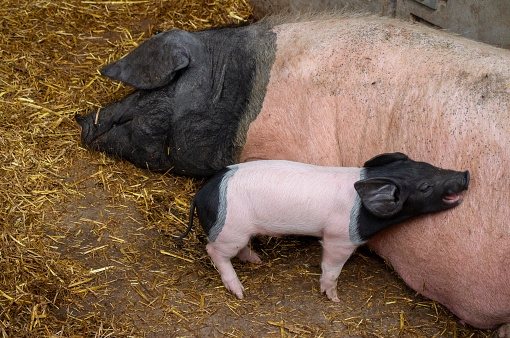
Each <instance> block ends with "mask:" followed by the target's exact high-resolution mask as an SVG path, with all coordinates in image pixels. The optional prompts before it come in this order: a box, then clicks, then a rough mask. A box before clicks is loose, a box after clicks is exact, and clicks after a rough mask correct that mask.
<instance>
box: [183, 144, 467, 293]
mask: <svg viewBox="0 0 510 338" xmlns="http://www.w3.org/2000/svg"><path fill="white" fill-rule="evenodd" d="M468 185H469V172H467V171H466V172H456V171H452V170H445V169H440V168H436V167H434V166H432V165H430V164H428V163H423V162H415V161H413V160H410V159H409V158H408V157H407V156H406V155H404V154H402V153H392V154H381V155H378V156H376V157H374V158H373V159H371V160H369V161H367V162H366V163H365V165H364V167H363V168H361V169H360V168H343V167H321V166H314V165H310V164H303V163H298V162H289V161H255V162H248V163H241V164H236V165H232V166H229V167H227V168H226V169H225V170H222V171H221V172H219V173H218V174H216V175H215V176H213V178H212V179H211V180H210V181H209V182H207V184H206V185H205V186H204V187H202V189H200V190H199V191H198V193H197V194H196V195H195V197H194V198H193V201H192V202H191V211H190V219H189V226H188V229H187V230H186V232H185V233H184V234H183V235H182V236H180V237H179V238H178V239H181V238H183V237H185V236H186V235H187V234H188V232H189V231H190V230H191V228H192V226H193V214H194V210H195V209H196V210H197V214H198V218H199V220H200V224H201V225H202V228H203V229H204V231H205V232H206V234H207V237H208V239H209V244H207V252H208V253H209V255H210V256H211V259H212V260H213V262H214V263H215V265H216V267H217V268H218V270H219V272H220V274H221V280H222V281H223V284H224V285H225V287H226V288H227V289H228V290H229V291H231V292H232V293H234V294H235V295H236V296H237V297H238V298H240V299H242V298H243V297H244V287H243V286H242V284H241V282H240V281H239V278H238V277H237V275H236V272H235V271H234V267H233V266H232V263H231V262H230V259H231V258H232V257H234V256H236V255H237V256H238V257H239V259H241V260H242V261H248V262H252V263H261V259H260V257H259V256H258V255H257V253H255V252H253V251H252V250H251V249H250V247H249V246H248V243H249V241H250V239H251V238H252V237H253V236H255V235H269V236H273V237H278V236H282V235H305V236H315V237H320V238H322V241H321V243H322V246H323V256H322V262H321V268H322V275H321V278H320V284H321V292H325V293H326V295H327V296H328V298H329V299H331V300H332V301H335V302H340V299H339V298H338V295H337V282H338V276H339V275H340V272H341V270H342V267H343V266H344V264H345V262H346V261H347V259H348V258H349V257H350V256H351V254H352V253H353V252H354V250H355V249H356V247H357V246H359V245H361V244H363V243H366V241H368V240H369V239H370V238H371V237H373V236H374V235H375V234H376V233H377V232H379V231H381V230H382V229H385V228H387V227H389V226H391V225H393V224H397V223H399V222H402V221H404V220H406V219H409V218H411V217H414V216H417V215H420V214H425V213H433V212H439V211H444V210H447V209H451V208H453V207H455V206H457V205H459V204H460V202H461V201H462V196H460V195H458V194H459V193H460V192H462V191H464V190H466V189H467V188H468Z"/></svg>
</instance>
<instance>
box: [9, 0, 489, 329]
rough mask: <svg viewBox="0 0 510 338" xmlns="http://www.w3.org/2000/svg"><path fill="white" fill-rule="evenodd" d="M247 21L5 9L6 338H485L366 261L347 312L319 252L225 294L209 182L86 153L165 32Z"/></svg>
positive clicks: (199, 8)
mask: <svg viewBox="0 0 510 338" xmlns="http://www.w3.org/2000/svg"><path fill="white" fill-rule="evenodd" d="M249 19H250V8H249V7H248V5H246V3H245V2H244V1H242V0H241V1H223V2H212V1H182V0H179V1H178V0H176V1H138V0H135V1H77V0H69V1H29V0H21V1H5V0H3V1H0V56H1V60H2V62H0V149H1V150H0V226H1V228H0V229H1V233H0V249H1V250H0V277H1V278H0V279H1V280H0V282H1V284H0V334H1V335H2V337H123V336H129V337H223V336H225V337H251V336H253V337H255V336H259V337H260V336H262V337H360V336H365V337H396V336H398V337H435V336H444V337H488V336H489V335H490V334H491V332H490V331H482V330H476V329H473V328H471V327H469V326H464V325H463V324H462V323H461V322H460V321H459V319H458V318H456V317H455V316H453V315H452V314H451V313H450V312H449V311H448V310H446V309H445V308H444V307H443V306H441V305H440V304H438V303H435V302H433V301H430V300H428V299H426V298H424V297H422V296H420V295H418V294H416V293H415V292H414V291H412V290H411V289H410V288H408V287H407V286H406V285H405V284H404V283H403V282H402V280H401V279H400V278H399V277H398V275H397V274H396V273H395V272H394V271H393V270H392V269H391V267H389V266H388V265H387V264H385V262H384V261H383V260H381V259H380V258H379V257H377V256H376V255H375V254H373V253H371V252H369V251H368V250H367V249H366V248H360V249H359V250H358V251H357V252H356V253H355V254H354V255H353V257H352V258H351V259H350V260H349V261H348V262H347V264H346V265H345V267H344V269H343V271H342V274H341V276H340V280H339V284H338V288H339V294H340V297H341V300H342V301H341V302H340V303H333V302H330V301H328V300H327V298H326V297H325V296H324V295H321V294H320V292H319V275H320V255H321V246H320V243H319V242H318V241H317V239H314V238H302V237H285V238H267V237H261V238H256V239H255V240H254V241H253V244H252V247H253V249H254V250H256V251H257V252H259V253H261V257H262V258H263V261H264V262H263V264H261V265H255V264H243V263H241V262H239V261H237V260H234V267H235V269H236V271H237V273H238V275H239V277H240V279H241V282H242V283H243V285H244V287H245V288H246V291H247V296H246V298H245V299H244V300H238V299H236V298H235V297H234V296H232V295H231V294H230V293H228V292H227V291H226V290H225V289H224V287H223V286H222V283H221V279H220V276H219V274H218V272H217V271H216V270H215V268H214V266H213V265H212V263H211V260H210V259H209V258H208V256H207V254H206V252H205V244H206V238H205V236H204V235H203V233H202V231H201V229H200V228H199V227H197V228H195V229H194V231H193V232H192V233H191V234H190V236H189V237H188V238H186V239H185V240H183V241H181V242H174V241H172V240H171V237H172V234H179V233H180V232H182V231H183V229H185V227H186V220H187V217H188V212H189V211H188V209H189V202H190V200H191V197H192V195H193V193H194V192H195V191H196V190H197V188H198V187H200V185H201V184H202V183H203V182H202V181H196V180H193V179H188V178H184V177H176V176H172V175H169V174H164V175H163V174H156V173H150V172H148V171H146V170H143V169H138V168H135V167H134V166H133V165H132V164H130V163H127V162H125V161H121V160H118V159H115V158H111V157H106V156H105V155H104V154H100V153H95V152H91V151H89V150H86V149H84V148H82V147H81V144H80V141H79V130H78V127H77V125H76V124H75V123H74V121H73V116H74V114H76V113H82V114H83V113H86V112H90V111H95V110H97V109H98V108H99V107H101V106H104V105H106V104H108V103H111V102H113V101H115V100H117V99H119V98H121V97H122V96H124V95H125V94H126V93H128V92H129V91H130V89H129V88H125V87H124V86H123V85H120V84H118V83H116V82H113V81H110V80H108V79H105V78H102V77H101V76H100V75H99V74H98V70H99V69H100V68H101V67H102V66H104V65H106V64H108V63H109V62H111V61H113V60H116V59H118V58H120V57H121V56H122V55H124V54H125V53H127V52H128V51H130V50H132V49H133V48H134V47H135V46H137V45H138V44H139V43H141V42H142V41H143V40H145V39H146V38H148V37H149V36H151V35H152V34H154V33H155V32H158V31H162V30H166V29H170V28H182V29H187V30H196V29H201V28H206V27H210V26H220V25H224V24H228V23H238V22H240V21H244V20H249Z"/></svg>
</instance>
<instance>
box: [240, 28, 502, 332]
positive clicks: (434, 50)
mask: <svg viewBox="0 0 510 338" xmlns="http://www.w3.org/2000/svg"><path fill="white" fill-rule="evenodd" d="M329 27H333V24H329ZM337 28H338V29H337ZM337 28H335V29H337V31H336V32H337V33H335V34H333V33H331V34H332V35H331V36H328V37H327V38H325V39H324V40H328V39H330V40H331V39H333V40H334V39H336V40H334V41H335V43H334V46H333V47H331V44H330V45H329V46H325V45H318V46H313V47H314V48H313V50H312V49H307V47H306V46H308V45H313V44H314V43H315V42H314V41H311V42H310V41H307V43H308V44H306V43H305V44H303V46H301V45H300V41H293V43H289V44H288V45H285V43H284V42H282V39H284V38H285V36H286V34H287V35H289V34H290V33H289V32H290V31H291V30H293V29H294V30H298V31H299V30H300V32H298V33H301V34H306V31H307V30H310V29H311V28H310V27H305V25H302V26H301V27H294V26H292V27H290V28H288V29H287V31H285V29H283V28H282V29H281V30H280V31H279V32H278V36H279V37H278V52H277V57H276V61H275V63H274V66H273V70H272V72H271V79H270V82H269V84H268V87H267V94H266V98H265V100H264V104H263V108H262V110H261V112H260V113H259V115H258V117H257V119H256V120H255V121H254V122H252V123H251V125H250V127H249V129H248V133H247V137H246V144H245V147H244V149H243V152H242V154H241V157H240V161H249V160H255V159H288V160H294V161H300V162H308V163H312V164H318V165H329V166H362V165H363V163H364V161H366V160H367V159H369V158H371V157H373V156H375V155H377V154H380V153H384V152H394V151H401V152H403V153H406V154H407V155H409V156H410V157H411V158H412V159H414V160H417V161H426V162H429V163H431V164H433V165H436V166H439V167H442V168H448V169H454V170H469V171H470V173H471V177H472V179H471V184H470V187H469V191H467V192H466V193H465V194H464V197H465V198H464V202H463V203H462V204H461V205H460V206H459V207H457V208H455V209H453V210H449V211H446V212H442V213H438V214H434V215H429V216H425V217H420V218H418V219H414V220H411V221H408V222H406V223H405V224H402V225H398V226H395V227H392V228H390V229H388V230H387V231H384V232H382V233H380V234H379V235H377V236H376V237H375V238H374V239H373V240H372V241H371V242H370V243H369V245H370V247H371V248H373V249H375V250H376V251H377V252H378V253H379V254H380V255H382V256H384V257H386V258H387V259H388V260H389V261H390V262H391V264H392V265H393V266H394V268H395V269H396V271H397V272H398V273H399V274H400V275H401V276H402V278H403V279H404V280H405V281H406V283H408V284H409V285H410V286H411V287H412V288H413V289H415V290H417V291H419V292H420V293H422V294H424V295H425V296H427V297H429V298H431V299H434V300H437V301H439V302H440V303H443V304H444V305H446V306H447V307H449V308H450V309H451V310H452V311H453V312H454V313H455V314H457V315H458V316H459V317H460V318H461V319H463V320H465V321H466V322H468V323H470V324H473V325H474V326H477V327H480V328H487V327H492V326H495V325H497V324H501V323H505V322H510V228H509V222H510V197H509V191H510V179H509V175H510V163H509V161H510V114H509V111H510V87H509V86H508V84H509V83H510V53H508V52H506V51H502V50H497V49H494V48H490V47H486V46H485V45H481V44H475V43H473V42H467V41H466V40H461V39H459V41H460V42H459V41H457V40H456V39H457V38H456V37H455V38H450V37H445V36H440V37H437V39H436V38H435V36H433V35H430V34H428V35H427V34H425V36H420V34H415V33H416V32H412V33H409V34H407V33H406V29H407V28H401V27H400V28H395V27H394V26H390V27H383V28H384V29H383V31H384V32H385V33H384V34H386V35H384V34H383V36H380V37H379V36H378V34H379V33H378V31H377V29H376V28H374V29H373V30H372V31H371V32H370V35H367V37H368V36H370V38H369V39H376V40H377V39H379V42H377V41H375V42H374V41H371V42H370V41H369V42H370V43H366V44H364V43H363V40H360V39H359V38H358V40H357V41H356V37H352V36H349V32H348V30H347V29H346V30H345V31H343V32H342V31H340V30H341V27H337ZM349 28H352V30H353V31H354V30H355V29H357V28H356V27H355V26H354V25H351V26H349ZM331 29H333V28H331ZM333 30H334V29H333ZM404 33H406V34H404ZM342 34H344V35H343V36H342V37H341V38H339V37H338V36H339V35H342ZM438 34H439V33H438ZM314 36H319V34H315V35H314ZM384 36H388V37H389V38H386V39H385V38H384ZM399 36H400V37H399ZM413 36H414V37H415V38H416V40H413ZM395 37H397V38H395ZM349 39H350V40H349ZM395 39H396V40H397V42H398V43H396V42H395ZM434 39H436V40H437V41H435V40H434ZM333 40H331V41H333ZM356 42H357V43H356ZM436 42H437V43H436ZM442 46H449V47H448V50H446V49H445V50H442V49H441V48H444V47H442ZM478 48H480V49H478ZM484 48H486V50H485V49H484ZM292 51H294V54H293V53H292ZM481 65H483V67H482V66H481Z"/></svg>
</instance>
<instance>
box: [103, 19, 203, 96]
mask: <svg viewBox="0 0 510 338" xmlns="http://www.w3.org/2000/svg"><path fill="white" fill-rule="evenodd" d="M201 47H202V43H201V42H200V40H198V39H197V38H196V37H195V36H194V35H193V34H191V33H188V32H185V31H182V30H179V29H173V30H170V31H166V32H163V33H160V34H158V35H155V36H154V37H152V38H150V39H149V40H147V41H145V42H144V43H142V44H141V45H140V46H139V47H137V48H136V49H134V50H133V51H132V52H131V53H129V54H128V55H126V56H125V57H123V58H122V59H120V60H119V61H117V62H115V63H112V64H110V65H108V66H105V67H104V68H103V69H101V74H102V75H105V76H108V77H110V78H112V79H115V80H119V81H122V82H125V83H127V84H129V85H131V86H133V87H135V88H138V89H153V88H158V87H161V86H164V85H166V84H168V83H169V82H170V81H172V79H173V78H174V77H175V75H176V72H177V71H178V70H180V69H183V68H185V67H187V66H188V64H189V63H190V58H191V56H190V54H191V51H192V50H196V49H197V48H198V49H199V48H201Z"/></svg>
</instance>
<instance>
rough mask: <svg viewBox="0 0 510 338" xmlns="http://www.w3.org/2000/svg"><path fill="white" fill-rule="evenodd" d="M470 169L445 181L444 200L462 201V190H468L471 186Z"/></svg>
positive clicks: (448, 201) (456, 202)
mask: <svg viewBox="0 0 510 338" xmlns="http://www.w3.org/2000/svg"><path fill="white" fill-rule="evenodd" d="M469 180H470V176H469V171H467V170H466V171H465V172H464V173H459V174H458V175H456V177H454V178H451V179H449V180H448V181H446V182H445V185H444V187H445V196H444V197H443V201H444V202H445V203H448V204H458V203H460V202H461V201H462V196H461V195H460V192H462V191H464V190H468V187H469Z"/></svg>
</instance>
